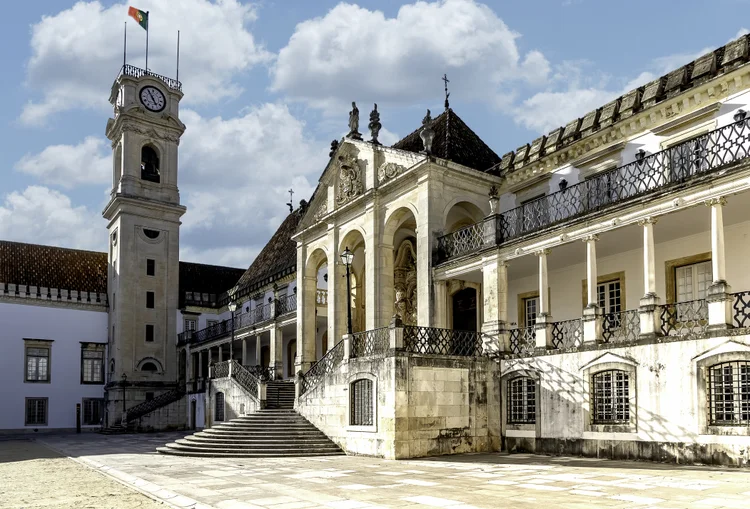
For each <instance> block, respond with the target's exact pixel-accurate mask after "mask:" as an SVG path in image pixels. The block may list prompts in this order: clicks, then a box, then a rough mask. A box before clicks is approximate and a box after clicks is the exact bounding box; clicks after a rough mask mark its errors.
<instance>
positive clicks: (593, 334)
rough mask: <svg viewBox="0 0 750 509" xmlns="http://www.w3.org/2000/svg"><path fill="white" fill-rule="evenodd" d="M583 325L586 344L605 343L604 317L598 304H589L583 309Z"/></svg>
mask: <svg viewBox="0 0 750 509" xmlns="http://www.w3.org/2000/svg"><path fill="white" fill-rule="evenodd" d="M582 325H583V342H584V343H603V342H604V337H603V333H604V316H603V315H602V308H600V307H599V306H597V305H596V304H589V305H588V306H586V307H585V308H583V318H582Z"/></svg>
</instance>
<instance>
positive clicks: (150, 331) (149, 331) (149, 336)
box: [146, 324, 154, 343]
mask: <svg viewBox="0 0 750 509" xmlns="http://www.w3.org/2000/svg"><path fill="white" fill-rule="evenodd" d="M153 341H154V326H153V325H151V324H146V342H147V343H152V342H153Z"/></svg>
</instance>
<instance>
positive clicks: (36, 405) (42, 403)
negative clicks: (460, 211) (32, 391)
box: [25, 398, 48, 426]
mask: <svg viewBox="0 0 750 509" xmlns="http://www.w3.org/2000/svg"><path fill="white" fill-rule="evenodd" d="M47 401H48V398H26V420H25V425H26V426H46V425H47Z"/></svg>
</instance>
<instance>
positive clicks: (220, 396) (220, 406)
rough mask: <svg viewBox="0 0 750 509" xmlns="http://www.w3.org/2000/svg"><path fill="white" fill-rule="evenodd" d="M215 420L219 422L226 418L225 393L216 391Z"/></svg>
mask: <svg viewBox="0 0 750 509" xmlns="http://www.w3.org/2000/svg"><path fill="white" fill-rule="evenodd" d="M214 420H215V421H217V422H220V421H223V420H224V393H223V392H217V393H216V401H215V402H214Z"/></svg>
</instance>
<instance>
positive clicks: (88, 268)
mask: <svg viewBox="0 0 750 509" xmlns="http://www.w3.org/2000/svg"><path fill="white" fill-rule="evenodd" d="M0 282H3V283H10V284H16V285H30V286H38V287H47V288H59V289H61V290H77V291H84V292H101V293H106V291H107V253H97V252H94V251H82V250H80V249H65V248H62V247H53V246H42V245H39V244H24V243H22V242H9V241H4V240H0Z"/></svg>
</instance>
